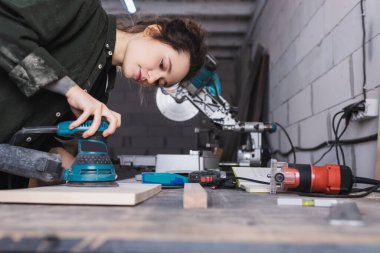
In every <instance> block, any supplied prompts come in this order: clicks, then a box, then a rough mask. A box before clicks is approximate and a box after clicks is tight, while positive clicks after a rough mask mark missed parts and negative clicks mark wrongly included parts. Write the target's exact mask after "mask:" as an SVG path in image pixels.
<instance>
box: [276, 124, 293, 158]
mask: <svg viewBox="0 0 380 253" xmlns="http://www.w3.org/2000/svg"><path fill="white" fill-rule="evenodd" d="M274 123H275V124H276V125H277V126H279V127H280V128H281V129H282V131H284V133H285V135H286V137H287V138H288V140H289V144H290V147H291V149H290V151H292V152H293V163H296V162H297V158H296V149H295V148H294V145H293V142H292V140H291V139H290V137H289V134H288V132H287V131H286V129H285V127H283V126H282V125H281V124H279V123H277V122H274Z"/></svg>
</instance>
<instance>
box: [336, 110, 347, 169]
mask: <svg viewBox="0 0 380 253" xmlns="http://www.w3.org/2000/svg"><path fill="white" fill-rule="evenodd" d="M344 118H345V114H343V115H342V116H341V117H340V119H339V121H338V125H337V127H336V128H335V130H334V135H335V150H336V157H337V161H338V164H339V165H340V160H339V154H338V147H339V150H340V153H341V155H342V161H343V165H344V166H345V165H346V159H345V156H344V151H343V147H342V144H341V143H340V141H339V140H340V138H341V137H342V136H343V134H344V133H345V132H346V130H347V127H348V122H349V121H347V120H346V125H345V127H344V129H343V131H342V132H341V133H340V134H339V133H338V131H339V127H340V123H341V122H342V120H343V119H344ZM333 124H334V123H333Z"/></svg>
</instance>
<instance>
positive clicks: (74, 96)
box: [65, 85, 121, 138]
mask: <svg viewBox="0 0 380 253" xmlns="http://www.w3.org/2000/svg"><path fill="white" fill-rule="evenodd" d="M65 96H66V97H67V102H68V103H69V105H70V107H71V110H72V111H73V113H74V114H75V116H77V117H78V118H77V119H76V120H75V121H74V122H72V123H71V124H70V129H73V128H75V127H78V126H79V125H80V124H82V123H84V122H85V121H86V120H87V119H88V117H90V116H91V115H93V116H94V119H93V123H92V125H91V127H90V128H89V129H88V130H87V131H86V132H84V133H83V138H87V137H89V136H91V135H93V134H95V132H96V130H98V128H99V126H100V123H101V119H102V117H105V118H106V120H107V121H108V123H109V126H108V128H107V130H105V131H104V132H103V136H104V137H107V136H109V135H111V134H113V133H114V132H115V131H116V128H119V127H120V126H121V115H120V114H119V113H117V112H114V111H112V110H110V109H108V107H107V106H106V105H105V104H103V103H101V102H100V101H98V100H97V99H95V98H94V97H92V96H91V95H90V94H88V93H87V92H85V91H84V90H82V89H81V88H80V87H79V86H78V85H75V86H73V87H72V88H70V89H69V90H68V91H67V92H66V94H65Z"/></svg>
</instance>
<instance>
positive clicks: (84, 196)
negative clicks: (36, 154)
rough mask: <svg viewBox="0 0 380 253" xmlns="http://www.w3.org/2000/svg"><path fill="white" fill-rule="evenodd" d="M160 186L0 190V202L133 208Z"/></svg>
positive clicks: (133, 184) (136, 184)
mask: <svg viewBox="0 0 380 253" xmlns="http://www.w3.org/2000/svg"><path fill="white" fill-rule="evenodd" d="M160 190H161V185H157V184H140V183H119V186H118V187H71V186H66V185H56V186H46V187H36V188H29V189H16V190H1V191H0V202H2V203H29V204H31V203H34V204H65V205H67V204H68V205H74V204H79V205H136V204H137V203H140V202H142V201H144V200H146V199H148V198H150V197H152V196H154V195H155V194H157V193H159V192H160Z"/></svg>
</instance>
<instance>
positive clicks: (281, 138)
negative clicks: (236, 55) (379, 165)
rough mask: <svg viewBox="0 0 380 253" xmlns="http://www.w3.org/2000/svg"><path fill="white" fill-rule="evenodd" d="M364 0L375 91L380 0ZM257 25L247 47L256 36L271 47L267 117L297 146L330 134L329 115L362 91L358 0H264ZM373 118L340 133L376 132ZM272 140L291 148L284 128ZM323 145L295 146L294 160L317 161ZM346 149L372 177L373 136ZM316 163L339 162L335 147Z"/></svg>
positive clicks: (379, 73)
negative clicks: (309, 149)
mask: <svg viewBox="0 0 380 253" xmlns="http://www.w3.org/2000/svg"><path fill="white" fill-rule="evenodd" d="M365 5H366V8H365V11H366V16H365V18H366V29H367V30H366V33H367V38H366V41H367V43H366V50H367V54H366V58H367V59H366V64H367V73H366V75H367V88H368V93H367V96H368V97H369V98H380V18H379V15H378V10H380V1H379V0H366V1H365ZM256 27H257V29H256V30H254V31H253V34H252V41H253V43H252V44H253V45H254V46H253V50H252V51H253V52H254V49H255V45H257V44H259V43H260V44H262V45H263V46H264V47H265V48H266V49H267V50H268V52H269V54H270V85H269V87H270V90H269V94H270V96H269V99H270V100H269V101H267V103H268V106H269V115H270V116H271V117H270V118H271V120H273V121H278V122H280V123H282V124H285V127H286V128H287V130H288V131H289V133H290V135H291V137H292V139H293V142H295V143H297V144H298V145H300V146H302V147H311V146H315V145H318V144H320V143H322V142H324V141H326V140H328V139H332V138H333V134H332V129H331V119H332V116H333V115H334V114H335V113H336V112H338V111H340V110H341V109H342V108H343V107H344V106H346V105H348V104H351V103H353V102H357V101H359V100H361V99H362V98H363V95H362V83H363V73H362V59H363V57H362V28H361V10H360V0H318V1H315V0H282V1H278V0H268V2H267V4H266V6H265V7H264V10H263V13H262V15H261V18H260V19H259V20H258V23H257V25H256ZM243 64H244V63H243ZM377 125H378V119H372V120H368V121H365V122H360V123H358V122H351V123H350V126H349V128H348V130H347V132H346V133H345V135H344V136H343V139H352V138H357V137H363V136H368V135H371V134H374V133H376V132H377ZM279 131H281V130H279ZM270 142H271V145H272V148H273V149H274V150H275V149H281V150H282V151H287V150H289V144H288V142H287V140H286V137H285V135H284V134H283V133H281V132H280V133H279V134H273V135H271V136H270ZM297 144H296V145H297ZM325 151H326V149H321V150H318V151H315V152H297V160H298V162H306V163H310V162H315V161H316V160H317V159H318V158H319V157H320V156H321V155H322V154H323V153H324V152H325ZM344 151H345V154H346V162H347V164H348V165H349V166H351V167H352V168H353V169H354V170H357V172H358V175H361V176H369V177H373V174H374V167H375V159H376V142H375V141H372V142H367V143H363V144H360V145H348V146H344ZM283 159H286V158H283ZM289 160H290V161H292V157H291V156H290V157H289ZM321 163H336V156H335V151H331V152H330V153H329V154H328V155H327V156H326V157H325V158H324V159H323V160H322V162H321Z"/></svg>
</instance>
